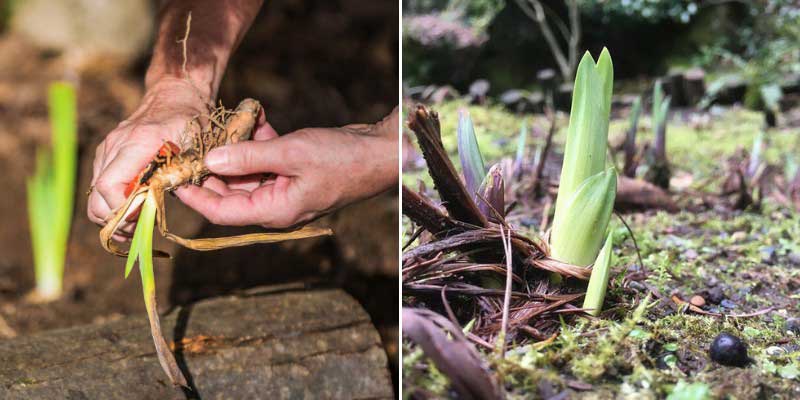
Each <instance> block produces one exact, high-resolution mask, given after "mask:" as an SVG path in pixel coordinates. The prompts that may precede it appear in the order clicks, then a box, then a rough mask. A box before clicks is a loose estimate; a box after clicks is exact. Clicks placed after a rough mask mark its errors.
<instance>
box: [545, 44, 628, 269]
mask: <svg viewBox="0 0 800 400" xmlns="http://www.w3.org/2000/svg"><path fill="white" fill-rule="evenodd" d="M612 86H613V65H612V63H611V56H610V55H609V53H608V50H607V49H603V51H602V53H601V54H600V57H599V58H598V60H597V64H595V61H594V59H592V56H591V55H590V54H589V53H588V52H587V53H586V54H585V55H584V56H583V58H582V59H581V62H580V64H579V65H578V71H577V75H576V78H575V88H574V90H573V97H572V109H571V112H570V117H569V128H568V131H567V142H566V149H565V151H564V163H563V165H562V168H561V178H560V183H559V188H558V196H557V198H556V209H555V216H554V218H553V227H552V231H551V236H550V250H551V255H552V256H553V258H555V259H557V260H559V261H562V262H565V263H569V264H573V265H578V266H588V265H589V264H591V263H592V262H593V261H594V260H595V258H597V253H598V252H599V251H600V246H601V245H602V242H603V237H604V236H605V230H606V227H607V225H608V221H609V219H610V218H611V211H612V209H613V206H614V199H615V197H616V178H617V176H616V172H615V171H614V170H613V169H609V170H606V168H605V165H606V146H607V142H608V120H609V113H610V110H611V88H612ZM556 280H557V279H556Z"/></svg>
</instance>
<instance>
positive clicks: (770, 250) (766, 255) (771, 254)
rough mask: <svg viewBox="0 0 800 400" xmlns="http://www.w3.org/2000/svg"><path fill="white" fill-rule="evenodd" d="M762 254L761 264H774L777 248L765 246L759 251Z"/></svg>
mask: <svg viewBox="0 0 800 400" xmlns="http://www.w3.org/2000/svg"><path fill="white" fill-rule="evenodd" d="M758 251H759V253H761V262H763V263H765V264H770V265H771V264H773V263H774V262H775V247H774V246H765V247H762V248H761V249H759V250H758Z"/></svg>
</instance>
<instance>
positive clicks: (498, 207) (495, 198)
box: [477, 164, 505, 222]
mask: <svg viewBox="0 0 800 400" xmlns="http://www.w3.org/2000/svg"><path fill="white" fill-rule="evenodd" d="M479 193H480V194H481V196H482V197H483V198H479V199H478V200H477V204H478V210H480V211H481V214H483V215H484V216H486V218H487V219H488V220H490V221H492V222H501V221H500V220H498V217H499V218H500V219H501V220H502V219H505V184H504V183H503V168H502V167H500V164H495V165H492V168H490V169H489V173H488V174H487V175H486V179H484V180H483V183H482V184H481V188H480V191H479Z"/></svg>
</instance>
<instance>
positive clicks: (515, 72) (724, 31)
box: [403, 0, 800, 119]
mask: <svg viewBox="0 0 800 400" xmlns="http://www.w3.org/2000/svg"><path fill="white" fill-rule="evenodd" d="M798 13H800V8H798V6H797V3H796V2H794V1H787V0H759V1H686V0H664V1H648V0H601V1H585V0H570V1H551V0H537V1H530V0H473V1H471V0H404V1H403V28H404V30H403V82H404V84H405V86H406V88H407V90H406V92H407V94H408V95H411V96H415V95H416V94H417V93H418V92H420V91H422V90H423V89H422V86H424V85H430V84H434V85H438V86H450V87H451V89H453V90H455V92H454V93H460V94H466V93H470V90H471V89H470V87H471V85H473V84H475V85H474V86H473V87H472V91H473V92H474V93H473V95H483V94H486V95H490V96H494V97H496V98H497V99H498V100H501V101H503V99H506V100H505V101H507V102H513V100H519V97H520V96H522V97H529V98H528V99H524V100H525V101H526V102H533V103H537V102H542V101H543V96H542V94H541V93H542V91H543V90H544V88H545V86H547V85H548V84H549V82H550V80H551V79H555V81H556V82H558V83H563V82H565V81H566V82H569V81H571V76H572V73H573V72H574V69H575V67H576V66H577V61H578V60H579V59H580V56H581V55H582V54H583V52H584V51H586V50H588V51H590V52H591V53H592V54H594V55H597V54H599V52H600V50H601V49H602V47H603V46H605V47H608V48H609V49H610V50H611V54H612V56H613V58H614V74H615V78H616V80H617V85H616V86H615V88H616V89H617V90H616V91H615V93H618V92H620V91H629V92H630V91H633V89H635V88H636V85H637V83H638V84H639V85H640V86H642V87H645V86H647V85H648V83H647V82H648V81H650V80H652V79H653V78H657V77H662V76H674V75H679V74H682V75H686V74H689V75H691V76H693V77H697V76H698V75H703V77H704V81H705V84H706V86H707V90H708V91H709V92H713V93H710V94H712V95H714V97H715V99H714V101H715V102H716V103H719V104H734V103H737V102H738V103H742V104H743V105H745V106H746V107H748V108H753V109H758V108H761V107H763V105H762V104H760V103H761V99H759V96H758V93H759V90H760V88H761V87H763V86H766V85H777V86H779V87H781V88H782V89H783V94H784V95H785V96H788V97H792V98H795V100H793V101H790V100H789V99H788V98H787V99H786V100H785V101H786V102H787V103H791V104H794V103H796V94H797V91H798V74H799V73H800V72H799V71H800V55H798V46H800V44H798V35H800V34H799V33H798V29H800V28H798V26H797V20H798ZM570 86H571V85H565V87H564V88H563V91H569V90H571V87H570ZM620 89H622V90H620ZM667 90H669V88H667ZM514 91H516V92H514ZM520 91H523V92H520ZM445 92H446V91H441V92H440V93H439V94H438V96H440V97H441V96H445V95H446V93H445ZM504 94H505V95H506V96H503V95H504ZM562 94H565V93H562ZM705 94H706V93H700V94H698V95H696V96H694V97H691V96H690V97H691V98H688V99H686V98H682V97H681V96H674V95H673V106H678V107H684V106H692V105H695V104H696V103H698V102H699V101H700V100H701V99H702V97H703V95H705ZM693 95H694V94H693ZM566 97H567V98H568V96H566ZM567 106H568V104H567ZM783 107H784V108H787V107H789V105H784V106H783ZM796 118H797V117H794V119H796Z"/></svg>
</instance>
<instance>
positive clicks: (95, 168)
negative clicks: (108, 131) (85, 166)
mask: <svg viewBox="0 0 800 400" xmlns="http://www.w3.org/2000/svg"><path fill="white" fill-rule="evenodd" d="M105 156H106V141H105V140H104V141H102V142H100V144H99V145H97V149H96V150H95V153H94V161H93V162H92V180H91V183H90V185H91V186H94V184H95V182H97V178H98V177H99V176H100V171H101V170H102V167H103V165H105V158H106V157H105Z"/></svg>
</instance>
